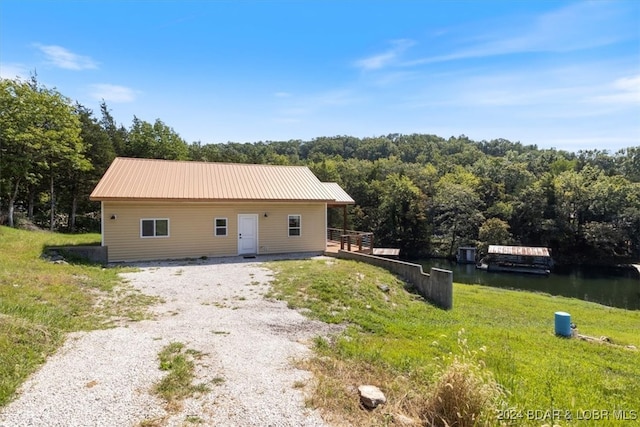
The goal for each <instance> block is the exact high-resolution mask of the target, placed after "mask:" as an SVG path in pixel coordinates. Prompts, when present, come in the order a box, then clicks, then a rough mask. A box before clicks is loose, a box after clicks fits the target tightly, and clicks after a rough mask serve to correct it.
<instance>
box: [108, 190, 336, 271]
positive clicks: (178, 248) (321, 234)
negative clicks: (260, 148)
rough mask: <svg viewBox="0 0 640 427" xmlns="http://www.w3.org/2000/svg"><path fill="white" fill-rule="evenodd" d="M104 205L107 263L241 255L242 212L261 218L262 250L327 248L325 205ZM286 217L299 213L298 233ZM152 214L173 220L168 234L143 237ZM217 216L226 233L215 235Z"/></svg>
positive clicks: (260, 246)
mask: <svg viewBox="0 0 640 427" xmlns="http://www.w3.org/2000/svg"><path fill="white" fill-rule="evenodd" d="M102 208H103V212H102V218H103V221H102V230H103V245H104V246H107V247H108V249H109V262H120V261H143V260H158V259H180V258H199V257H202V256H206V257H217V256H235V255H238V215H239V214H257V216H258V241H257V248H258V254H276V253H293V252H322V251H324V250H325V248H326V204H324V203H313V204H311V203H247V202H238V203H203V202H138V201H136V202H108V201H105V202H103V204H102ZM265 213H266V214H267V216H266V217H265ZM288 215H301V219H302V221H301V235H300V236H295V237H289V235H288ZM112 216H115V219H111V217H112ZM154 218H155V219H164V218H167V219H169V237H153V238H147V237H145V238H142V237H140V234H141V233H140V220H141V219H154ZM215 218H227V227H228V230H227V235H226V236H215V235H214V219H215Z"/></svg>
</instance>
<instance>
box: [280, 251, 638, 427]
mask: <svg viewBox="0 0 640 427" xmlns="http://www.w3.org/2000/svg"><path fill="white" fill-rule="evenodd" d="M270 266H271V268H273V269H274V271H276V281H275V283H274V291H273V295H274V296H275V297H277V298H281V299H284V300H286V301H288V303H289V305H290V306H291V307H296V308H304V309H306V310H305V312H306V313H307V315H309V316H311V317H314V318H318V319H321V320H324V321H326V322H332V323H346V324H348V325H350V327H349V328H348V329H347V330H346V331H345V332H344V333H343V334H342V336H341V337H340V338H338V339H336V340H335V341H333V342H331V343H329V342H326V341H324V340H318V341H317V346H316V347H317V352H318V355H319V356H322V357H318V358H317V359H316V362H315V364H316V366H315V367H313V366H312V367H310V369H312V370H314V371H315V372H316V374H320V375H321V376H324V378H321V379H320V381H319V384H320V386H319V387H318V389H316V394H315V395H314V397H313V398H312V399H311V400H310V403H311V404H313V405H316V406H324V407H325V408H329V410H330V411H333V412H337V413H338V414H337V415H335V417H336V419H341V418H342V419H348V420H350V422H351V423H354V424H357V423H361V425H369V424H372V423H373V424H381V425H384V423H385V422H388V419H389V417H390V415H389V414H388V413H386V412H388V411H391V410H393V411H399V412H404V413H405V414H407V415H409V416H413V417H416V416H417V415H418V414H419V407H418V408H416V407H415V406H416V405H417V406H419V405H420V403H419V401H420V399H419V397H420V396H413V394H417V395H420V394H424V393H428V392H429V390H430V387H432V386H433V382H434V375H437V374H438V373H439V372H441V371H442V370H443V363H445V362H446V360H450V359H451V357H452V355H456V354H457V355H459V356H460V357H468V358H472V359H473V360H475V361H477V362H478V363H479V364H480V365H481V366H486V369H488V370H489V371H490V372H491V373H492V374H493V377H494V378H495V379H496V380H497V382H498V383H499V384H500V385H501V386H502V388H503V389H504V390H505V392H506V399H505V402H504V406H501V407H500V408H501V409H503V410H504V409H506V408H510V410H509V411H501V412H499V414H498V415H500V416H499V417H498V418H502V421H504V422H507V421H511V422H507V424H511V425H542V424H545V423H548V424H550V425H552V424H553V423H554V422H556V423H557V424H559V425H598V426H604V425H628V424H625V422H622V421H620V422H618V421H616V420H615V418H619V417H622V416H626V417H627V418H637V419H639V420H640V381H639V378H640V351H638V350H634V349H633V348H631V347H629V346H634V347H636V348H638V349H640V312H638V311H625V310H621V309H615V308H609V307H604V306H601V305H596V304H593V303H588V302H583V301H580V300H575V299H569V298H562V297H551V296H548V295H541V294H534V293H529V292H521V291H510V290H504V289H496V288H489V287H483V286H472V285H463V284H457V283H454V308H453V310H451V311H444V310H441V309H438V308H435V307H434V306H432V305H430V304H428V303H426V302H424V301H423V300H422V299H421V298H420V297H418V296H417V295H415V294H413V293H410V292H407V291H406V290H405V289H404V284H403V283H402V282H401V281H400V280H398V279H397V278H396V277H394V276H393V275H391V274H390V273H388V272H387V271H385V270H382V269H379V268H376V267H373V266H370V265H367V264H363V263H357V262H351V261H344V260H333V259H332V260H329V261H326V260H305V261H281V262H274V263H272V264H270ZM454 280H455V277H454ZM381 284H386V285H389V286H390V288H391V289H390V291H389V292H388V293H385V292H383V291H381V290H380V289H379V288H378V285H381ZM638 287H639V290H640V283H639V284H638ZM556 311H566V312H568V313H570V314H571V316H572V321H573V322H575V323H577V325H578V329H579V332H580V333H581V334H584V335H589V336H594V337H601V336H606V337H608V338H609V339H610V340H611V342H612V344H600V343H593V342H585V341H581V340H578V339H564V338H559V337H556V336H555V334H554V313H555V312H556ZM327 360H332V362H331V363H328V362H327ZM328 365H331V368H327V366H328ZM338 367H339V369H338ZM350 372H356V373H358V375H356V376H355V378H353V376H350V375H349V373H350ZM368 372H373V373H375V375H369V374H368ZM331 376H334V377H342V380H341V378H330V377H331ZM366 378H368V379H369V380H370V381H374V382H376V381H377V384H376V385H378V386H380V387H381V388H382V389H383V390H386V391H387V392H388V393H389V394H390V396H392V397H391V398H390V399H389V400H390V402H389V404H388V405H387V406H388V409H387V410H381V411H380V412H379V413H378V414H375V413H374V414H363V411H361V410H359V409H358V408H357V405H355V406H354V405H348V404H345V403H341V402H338V401H337V400H339V399H353V395H354V394H353V393H349V392H348V390H352V389H353V386H357V385H358V384H353V383H350V382H353V381H356V380H360V381H362V380H364V379H366ZM398 378H401V379H402V381H399V380H397V379H398ZM414 397H415V398H414ZM394 398H395V399H397V400H398V402H394V401H393V399H394ZM412 400H413V401H415V402H418V403H415V402H414V403H413V404H412ZM400 401H401V402H400ZM554 411H555V412H554ZM614 411H624V412H614ZM374 412H375V411H374ZM569 416H570V417H571V418H573V419H572V420H571V421H568V420H567V418H568V417H569ZM363 417H364V421H362V422H361V421H359V418H363ZM594 417H599V418H603V419H601V420H596V421H594V420H590V421H587V420H585V419H586V418H594ZM508 418H511V420H508ZM576 418H583V419H579V420H578V419H576ZM628 422H629V421H626V423H628Z"/></svg>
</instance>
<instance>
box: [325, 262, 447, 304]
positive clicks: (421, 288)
mask: <svg viewBox="0 0 640 427" xmlns="http://www.w3.org/2000/svg"><path fill="white" fill-rule="evenodd" d="M328 255H333V256H336V257H338V258H342V259H350V260H356V261H362V262H366V263H368V264H372V265H375V266H377V267H382V268H384V269H387V270H389V271H391V272H392V273H395V274H397V275H398V276H400V277H402V278H403V279H405V280H406V281H407V282H409V283H410V284H412V285H413V286H415V288H416V289H417V291H418V293H419V294H420V295H422V296H423V297H424V298H426V299H428V300H429V301H431V302H432V303H434V304H435V305H437V306H438V307H441V308H444V309H445V310H451V309H452V308H453V272H451V271H449V270H442V269H440V268H432V269H431V272H430V273H431V274H426V273H425V272H424V271H423V270H422V266H421V265H420V264H413V263H410V262H405V261H398V260H394V259H389V258H383V257H379V256H375V255H367V254H361V253H357V252H348V251H342V250H341V251H339V252H338V253H337V254H328Z"/></svg>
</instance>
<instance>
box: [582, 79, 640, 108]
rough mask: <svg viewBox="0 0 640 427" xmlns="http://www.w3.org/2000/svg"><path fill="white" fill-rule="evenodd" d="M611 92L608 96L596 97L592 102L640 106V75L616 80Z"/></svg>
mask: <svg viewBox="0 0 640 427" xmlns="http://www.w3.org/2000/svg"><path fill="white" fill-rule="evenodd" d="M609 92H610V93H608V94H606V95H599V96H595V97H593V98H592V100H593V101H596V102H601V103H607V104H608V103H611V104H638V105H640V74H639V75H637V76H631V77H622V78H619V79H617V80H615V81H614V82H613V83H612V84H611V85H610V87H609Z"/></svg>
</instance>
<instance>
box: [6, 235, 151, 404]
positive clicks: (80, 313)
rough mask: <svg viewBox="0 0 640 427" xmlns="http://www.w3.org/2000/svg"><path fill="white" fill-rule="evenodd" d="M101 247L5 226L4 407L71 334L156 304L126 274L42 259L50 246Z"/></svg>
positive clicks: (88, 240)
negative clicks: (130, 283) (125, 281)
mask: <svg viewBox="0 0 640 427" xmlns="http://www.w3.org/2000/svg"><path fill="white" fill-rule="evenodd" d="M99 242H100V235H98V234H83V235H67V234H56V233H49V232H44V231H43V232H33V231H24V230H16V229H12V228H8V227H0V406H2V405H4V404H6V403H7V402H8V401H9V400H10V399H11V397H12V395H13V393H14V392H15V390H16V388H17V387H18V386H19V385H20V384H21V383H22V382H23V381H24V380H25V379H26V377H27V376H28V375H29V374H30V373H32V372H33V371H34V370H35V369H37V367H38V366H40V365H41V364H42V363H43V362H44V360H45V359H46V357H47V356H48V355H50V354H52V353H53V352H54V351H55V350H56V349H57V348H58V347H59V346H60V345H61V344H62V343H63V341H64V337H65V334H66V333H68V332H71V331H78V330H91V329H97V328H104V327H109V326H110V325H111V321H110V320H111V319H112V318H114V317H116V316H117V317H125V318H129V319H139V318H142V317H144V316H145V307H146V305H147V304H148V303H150V302H151V300H150V299H149V298H146V297H144V296H142V295H140V294H139V293H136V292H134V291H133V290H131V288H129V287H127V286H126V285H124V284H122V283H121V281H120V279H119V278H118V276H117V274H118V273H119V272H120V271H122V270H121V269H117V268H102V266H100V265H95V264H89V263H70V264H52V263H50V262H48V261H46V260H44V259H42V258H41V255H42V251H43V249H44V248H45V247H46V246H56V245H82V244H95V243H99Z"/></svg>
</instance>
